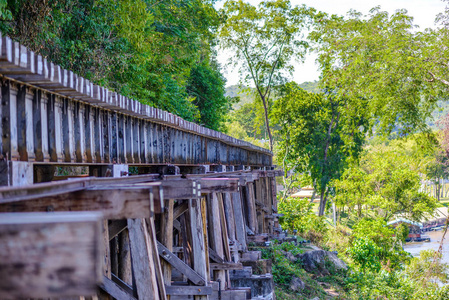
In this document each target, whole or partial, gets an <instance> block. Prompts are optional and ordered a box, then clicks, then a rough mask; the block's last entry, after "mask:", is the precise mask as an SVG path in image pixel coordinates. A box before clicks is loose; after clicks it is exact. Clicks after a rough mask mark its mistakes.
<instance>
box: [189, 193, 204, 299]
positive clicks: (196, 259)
mask: <svg viewBox="0 0 449 300" xmlns="http://www.w3.org/2000/svg"><path fill="white" fill-rule="evenodd" d="M201 202H202V200H199V199H189V216H190V226H191V235H192V236H191V240H192V245H191V246H192V255H193V260H192V264H193V269H194V270H195V271H196V272H197V273H198V274H199V275H200V276H201V277H203V278H207V277H208V268H207V258H208V255H207V249H206V247H207V244H206V242H205V235H204V230H203V228H204V227H203V217H202V212H201V211H202V209H201V207H202V205H201ZM206 285H207V283H206ZM195 299H196V300H206V299H207V296H195Z"/></svg>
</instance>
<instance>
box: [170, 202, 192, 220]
mask: <svg viewBox="0 0 449 300" xmlns="http://www.w3.org/2000/svg"><path fill="white" fill-rule="evenodd" d="M188 209H189V205H188V203H187V201H184V202H183V203H181V204H180V205H178V206H176V207H175V208H174V209H173V220H176V219H177V218H179V216H180V215H182V214H183V213H185V212H186V211H187V210H188Z"/></svg>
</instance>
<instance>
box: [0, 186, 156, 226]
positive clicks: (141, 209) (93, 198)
mask: <svg viewBox="0 0 449 300" xmlns="http://www.w3.org/2000/svg"><path fill="white" fill-rule="evenodd" d="M152 185H154V186H153V187H151V186H148V187H145V188H144V187H138V188H131V187H127V188H120V187H114V188H112V187H111V188H105V187H100V188H95V189H88V190H82V191H77V192H73V193H68V194H59V195H55V196H52V197H43V198H40V199H31V200H22V201H11V202H5V201H2V200H0V212H45V211H100V212H102V213H103V215H104V217H105V218H107V219H126V218H145V217H148V216H150V213H151V210H150V197H151V196H150V194H151V193H152V194H153V199H154V212H155V213H160V212H161V200H160V199H158V197H157V195H158V191H159V188H158V186H159V183H152ZM153 189H155V190H156V192H154V191H153Z"/></svg>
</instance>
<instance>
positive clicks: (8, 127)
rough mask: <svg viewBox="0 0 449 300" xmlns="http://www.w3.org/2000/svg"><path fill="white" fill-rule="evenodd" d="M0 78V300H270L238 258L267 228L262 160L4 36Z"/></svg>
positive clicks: (252, 150) (271, 183) (265, 155)
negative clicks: (63, 171) (80, 171)
mask: <svg viewBox="0 0 449 300" xmlns="http://www.w3.org/2000/svg"><path fill="white" fill-rule="evenodd" d="M0 75H1V78H0V82H1V106H0V116H1V127H0V136H1V139H0V151H1V153H0V185H2V186H3V187H1V188H0V299H23V298H28V299H29V298H32V299H50V298H51V299H120V300H121V299H172V300H173V299H251V298H253V299H271V298H272V297H273V284H272V277H271V275H270V274H269V273H268V274H265V273H266V272H268V271H267V270H268V269H269V267H267V268H266V269H265V271H263V270H262V271H261V270H260V269H259V270H255V269H251V267H250V266H251V265H254V264H255V265H258V263H261V264H259V265H264V264H263V261H261V260H260V253H258V252H254V251H249V250H248V244H249V243H250V242H251V241H256V242H263V241H266V240H267V239H269V238H270V237H273V236H276V234H277V231H278V227H279V225H278V221H277V220H278V217H279V215H278V213H277V204H276V182H275V177H276V176H281V175H282V171H279V170H274V168H273V166H272V153H271V152H270V151H268V150H265V149H262V148H259V147H256V146H254V145H251V144H249V143H247V142H244V141H240V140H237V139H234V138H232V137H229V136H227V135H224V134H222V133H220V132H216V131H213V130H210V129H207V128H204V127H201V126H199V125H196V124H194V123H191V122H187V121H185V120H183V119H182V118H180V117H177V116H175V115H173V114H170V113H167V112H165V111H162V110H160V109H156V108H153V107H150V106H147V105H143V104H141V103H139V102H136V101H133V100H131V99H129V98H126V97H124V96H121V95H119V94H117V93H114V92H111V91H109V90H108V89H106V88H103V87H100V86H97V85H94V84H92V83H91V82H89V80H86V79H84V78H82V77H80V76H77V75H76V74H74V73H73V72H71V71H69V70H64V69H62V68H61V67H59V66H57V65H54V64H53V63H51V62H49V61H47V60H46V59H45V58H43V57H41V56H40V55H36V54H35V53H33V52H32V51H29V50H28V49H26V48H25V47H24V46H22V45H20V44H18V43H16V42H13V41H11V39H10V38H8V37H5V36H0ZM73 166H78V167H79V166H83V167H84V170H88V173H89V174H86V175H85V177H79V176H78V178H65V180H58V181H56V179H61V178H60V177H55V170H56V169H60V168H65V167H73ZM130 173H132V174H130ZM66 177H71V176H66ZM259 265H258V266H259ZM265 265H266V264H265ZM262 269H263V268H262Z"/></svg>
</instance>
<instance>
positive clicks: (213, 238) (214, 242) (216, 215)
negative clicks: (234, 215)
mask: <svg viewBox="0 0 449 300" xmlns="http://www.w3.org/2000/svg"><path fill="white" fill-rule="evenodd" d="M207 209H208V218H207V220H208V229H209V245H210V247H211V248H212V249H213V250H215V253H216V254H217V255H218V256H219V257H220V258H222V259H223V258H224V246H223V227H222V222H221V214H220V208H219V203H218V195H217V193H212V194H210V195H208V203H207ZM213 274H214V280H215V281H218V280H220V281H221V282H222V283H223V284H225V282H226V276H225V272H224V271H221V270H215V271H214V272H213Z"/></svg>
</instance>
